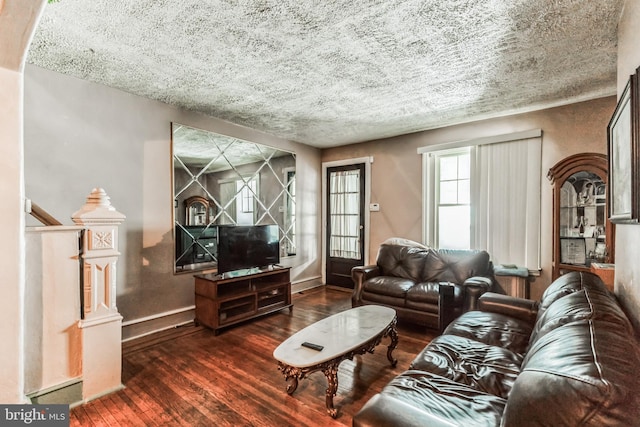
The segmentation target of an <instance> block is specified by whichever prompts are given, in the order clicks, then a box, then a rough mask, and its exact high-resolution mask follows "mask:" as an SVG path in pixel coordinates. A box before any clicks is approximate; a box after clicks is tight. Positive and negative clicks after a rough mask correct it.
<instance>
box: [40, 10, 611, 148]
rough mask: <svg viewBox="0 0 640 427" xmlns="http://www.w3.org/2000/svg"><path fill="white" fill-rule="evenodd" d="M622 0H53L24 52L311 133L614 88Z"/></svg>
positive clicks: (192, 103) (394, 127)
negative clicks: (28, 48) (617, 34)
mask: <svg viewBox="0 0 640 427" xmlns="http://www.w3.org/2000/svg"><path fill="white" fill-rule="evenodd" d="M622 3H623V0H599V1H596V0H592V1H589V0H484V1H483V0H407V1H402V0H398V1H392V0H369V1H367V0H263V1H257V0H254V1H248V0H247V1H232V0H91V1H87V0H60V1H59V2H57V3H52V4H49V5H47V7H46V9H45V12H44V15H43V18H42V21H41V24H40V26H39V28H38V30H37V32H36V34H35V38H34V40H33V43H32V46H31V50H30V52H29V57H28V62H29V63H31V64H34V65H37V66H40V67H43V68H46V69H50V70H53V71H57V72H60V73H64V74H68V75H72V76H75V77H79V78H82V79H86V80H89V81H93V82H96V83H101V84H104V85H107V86H111V87H115V88H119V89H122V90H124V91H127V92H131V93H134V94H137V95H141V96H145V97H148V98H151V99H156V100H160V101H163V102H166V103H169V104H174V105H177V106H181V107H184V108H188V109H191V110H196V111H200V112H203V113H205V114H208V115H211V116H215V117H219V118H222V119H225V120H228V121H230V122H233V123H237V124H240V125H244V126H248V127H250V128H254V129H258V130H261V131H264V132H267V133H270V134H273V135H277V136H280V137H282V138H287V139H291V140H294V141H299V142H303V143H306V144H310V145H313V146H317V147H329V146H335V145H342V144H348V143H352V142H360V141H365V140H371V139H376V138H382V137H388V136H394V135H399V134H405V133H410V132H415V131H420V130H425V129H431V128H437V127H442V126H445V125H449V124H453V123H460V122H465V121H470V120H477V119H480V118H486V117H494V116H500V115H505V114H510V113H513V112H518V111H529V110H534V109H539V108H545V107H549V106H554V105H562V104H567V103H571V102H577V101H582V100H588V99H594V98H598V97H602V96H608V95H613V94H615V90H616V88H615V81H616V30H617V28H616V25H617V21H618V18H619V15H620V11H621V8H622Z"/></svg>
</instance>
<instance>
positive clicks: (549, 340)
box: [503, 319, 640, 426]
mask: <svg viewBox="0 0 640 427" xmlns="http://www.w3.org/2000/svg"><path fill="white" fill-rule="evenodd" d="M638 366H640V346H639V345H638V343H637V342H636V341H635V339H634V338H633V336H630V335H629V333H628V331H626V330H625V329H623V328H615V327H611V324H610V323H609V322H608V321H603V320H597V319H596V320H593V319H586V320H579V321H575V322H572V323H568V324H565V325H563V326H560V327H558V328H556V329H553V330H551V331H549V332H548V333H546V334H545V335H544V336H541V337H539V339H538V340H537V341H536V342H535V343H534V344H533V345H532V346H531V348H530V350H529V352H528V353H527V355H526V357H525V359H524V361H523V364H522V368H521V373H520V375H519V376H518V378H517V379H516V381H515V383H514V385H513V388H512V390H511V394H510V395H509V401H508V403H507V407H506V409H505V414H504V420H503V422H504V424H503V425H505V426H509V425H517V426H534V425H536V426H541V425H545V426H559V425H581V426H610V425H620V426H631V425H638V420H640V405H639V404H638V398H637V397H636V396H637V394H638V390H637V386H638V384H640V370H639V369H638Z"/></svg>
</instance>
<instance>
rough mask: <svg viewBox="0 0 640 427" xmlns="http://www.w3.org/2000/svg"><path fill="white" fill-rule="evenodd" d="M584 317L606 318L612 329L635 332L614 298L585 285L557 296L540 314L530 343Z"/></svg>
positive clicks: (603, 319) (604, 319)
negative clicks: (560, 296)
mask: <svg viewBox="0 0 640 427" xmlns="http://www.w3.org/2000/svg"><path fill="white" fill-rule="evenodd" d="M585 319H599V320H602V321H606V322H608V323H610V324H611V327H612V328H622V329H624V330H625V331H627V332H628V333H630V334H632V333H633V327H632V326H631V322H629V319H628V318H627V316H626V315H625V314H624V312H623V311H622V309H621V308H620V306H619V305H618V303H617V301H616V300H615V297H613V296H612V295H611V294H609V293H608V292H606V293H605V292H601V291H599V290H598V289H595V290H594V289H590V288H584V289H582V290H580V291H576V292H573V293H571V294H568V295H565V296H563V297H562V298H558V299H557V300H555V301H554V302H553V304H551V305H550V306H548V308H547V309H546V310H545V311H544V312H542V313H540V314H539V316H538V320H537V321H536V325H535V328H534V330H533V333H532V334H531V341H530V344H532V343H534V342H535V341H536V340H537V339H539V338H540V337H542V336H544V335H545V334H546V333H548V332H549V331H551V330H553V329H556V328H558V327H561V326H562V325H565V324H568V323H571V322H576V321H579V320H585Z"/></svg>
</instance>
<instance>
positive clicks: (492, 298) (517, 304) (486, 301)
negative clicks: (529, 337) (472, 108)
mask: <svg viewBox="0 0 640 427" xmlns="http://www.w3.org/2000/svg"><path fill="white" fill-rule="evenodd" d="M478 309H479V310H481V311H487V312H491V313H498V314H504V315H505V316H510V317H515V318H516V319H521V320H525V321H527V322H530V323H531V324H533V323H535V321H536V317H537V316H538V302H537V301H532V300H529V299H525V298H516V297H512V296H509V295H502V294H496V293H494V292H487V293H485V294H483V295H482V296H481V297H480V299H479V300H478Z"/></svg>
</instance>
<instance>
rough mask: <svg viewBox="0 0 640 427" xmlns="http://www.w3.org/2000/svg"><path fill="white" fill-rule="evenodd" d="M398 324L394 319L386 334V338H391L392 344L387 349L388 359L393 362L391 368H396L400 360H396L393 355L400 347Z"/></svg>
mask: <svg viewBox="0 0 640 427" xmlns="http://www.w3.org/2000/svg"><path fill="white" fill-rule="evenodd" d="M397 323H398V320H397V319H393V322H391V324H390V325H389V328H388V329H387V331H386V332H385V334H384V336H385V337H386V336H389V337H391V343H389V347H388V348H387V359H389V362H391V366H393V367H394V368H395V366H396V365H397V363H398V359H394V358H393V356H392V355H391V353H392V352H393V350H395V348H396V347H397V346H398V331H397V330H396V324H397Z"/></svg>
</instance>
